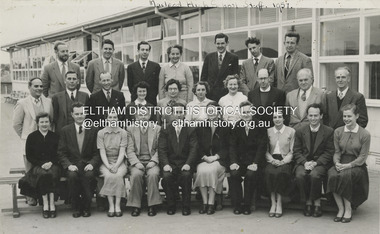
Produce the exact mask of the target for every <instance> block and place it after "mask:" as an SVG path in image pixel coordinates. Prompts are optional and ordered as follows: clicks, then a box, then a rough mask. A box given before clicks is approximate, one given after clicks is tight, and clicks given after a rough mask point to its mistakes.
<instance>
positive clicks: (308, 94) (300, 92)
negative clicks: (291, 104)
mask: <svg viewBox="0 0 380 234" xmlns="http://www.w3.org/2000/svg"><path fill="white" fill-rule="evenodd" d="M312 88H313V86H310V88H309V89H308V90H306V99H308V98H309V96H310V93H311V90H312ZM302 94H303V90H302V89H301V88H300V91H299V93H298V95H302Z"/></svg>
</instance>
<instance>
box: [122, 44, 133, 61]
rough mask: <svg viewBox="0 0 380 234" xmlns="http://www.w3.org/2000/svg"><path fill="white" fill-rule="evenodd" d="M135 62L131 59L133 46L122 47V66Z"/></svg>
mask: <svg viewBox="0 0 380 234" xmlns="http://www.w3.org/2000/svg"><path fill="white" fill-rule="evenodd" d="M134 61H135V60H134V58H133V46H124V47H123V62H124V64H131V63H133V62H134Z"/></svg>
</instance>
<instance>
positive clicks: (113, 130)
mask: <svg viewBox="0 0 380 234" xmlns="http://www.w3.org/2000/svg"><path fill="white" fill-rule="evenodd" d="M120 131H121V128H119V127H117V128H104V133H119V132H120Z"/></svg>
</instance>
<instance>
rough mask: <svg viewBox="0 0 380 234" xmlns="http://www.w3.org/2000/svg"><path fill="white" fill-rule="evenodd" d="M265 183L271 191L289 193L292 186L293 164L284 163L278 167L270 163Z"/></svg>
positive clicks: (282, 193)
mask: <svg viewBox="0 0 380 234" xmlns="http://www.w3.org/2000/svg"><path fill="white" fill-rule="evenodd" d="M264 173H265V183H266V187H267V191H268V192H269V193H279V194H280V195H287V194H288V192H289V187H291V186H290V185H291V178H292V177H291V166H290V165H289V164H284V165H282V166H279V167H276V166H273V165H272V164H268V165H267V166H266V167H265V172H264Z"/></svg>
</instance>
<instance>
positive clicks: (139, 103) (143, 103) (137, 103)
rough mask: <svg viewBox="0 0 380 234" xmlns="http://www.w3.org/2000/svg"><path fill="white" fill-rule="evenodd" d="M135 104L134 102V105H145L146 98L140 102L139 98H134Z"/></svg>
mask: <svg viewBox="0 0 380 234" xmlns="http://www.w3.org/2000/svg"><path fill="white" fill-rule="evenodd" d="M135 104H136V106H137V105H143V106H145V105H146V100H144V101H142V102H140V101H139V99H136V100H135Z"/></svg>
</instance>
